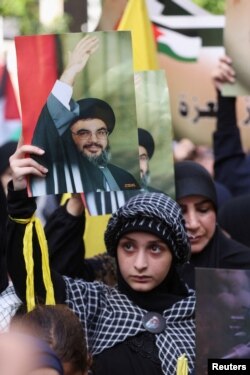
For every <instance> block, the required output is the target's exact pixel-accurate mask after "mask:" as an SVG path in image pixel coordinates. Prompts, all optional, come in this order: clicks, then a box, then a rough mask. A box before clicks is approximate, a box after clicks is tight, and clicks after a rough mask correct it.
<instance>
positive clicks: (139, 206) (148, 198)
mask: <svg viewBox="0 0 250 375" xmlns="http://www.w3.org/2000/svg"><path fill="white" fill-rule="evenodd" d="M184 223H185V222H184V218H183V216H182V212H181V208H180V206H179V205H178V203H176V202H175V201H174V200H173V199H172V198H170V197H169V196H167V195H165V194H163V193H144V194H138V195H136V196H134V197H133V198H131V199H129V201H128V202H126V203H125V205H124V206H122V207H121V208H120V209H118V211H116V212H115V213H114V214H113V215H112V217H111V218H110V220H109V223H108V226H107V230H106V232H105V244H106V248H107V251H108V253H109V254H111V255H113V256H114V255H115V253H116V247H117V243H118V240H119V238H120V237H121V235H122V234H123V233H124V232H128V231H147V232H152V233H154V234H155V235H156V236H158V237H160V238H161V239H163V240H164V241H165V242H166V243H167V244H168V245H169V246H170V248H171V250H172V252H173V255H174V257H175V258H176V261H177V262H178V263H185V262H186V261H187V260H188V259H189V257H190V244H189V240H188V237H187V234H186V230H185V224H184Z"/></svg>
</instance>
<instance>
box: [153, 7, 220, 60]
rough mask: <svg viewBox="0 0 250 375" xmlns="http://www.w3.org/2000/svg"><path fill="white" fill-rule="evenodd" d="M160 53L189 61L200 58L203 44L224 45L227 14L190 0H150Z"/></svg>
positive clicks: (208, 45) (206, 45)
mask: <svg viewBox="0 0 250 375" xmlns="http://www.w3.org/2000/svg"><path fill="white" fill-rule="evenodd" d="M147 5H148V10H149V17H150V20H151V22H152V23H153V27H154V32H155V39H156V41H157V47H158V48H157V49H158V51H159V52H160V53H165V54H167V55H168V56H170V57H172V58H174V59H176V60H178V61H186V62H194V61H196V60H197V59H198V57H199V53H200V50H201V48H204V47H205V48H206V47H219V46H222V45H223V29H224V24H225V17H224V16H215V15H212V14H211V13H209V12H207V11H205V10H204V9H202V8H200V7H198V6H197V5H195V4H194V3H192V2H191V1H190V0H182V1H179V0H164V1H163V0H147Z"/></svg>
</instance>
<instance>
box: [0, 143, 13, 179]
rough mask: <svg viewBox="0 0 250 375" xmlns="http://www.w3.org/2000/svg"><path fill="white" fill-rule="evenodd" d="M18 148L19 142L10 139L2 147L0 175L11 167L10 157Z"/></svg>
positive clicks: (0, 148)
mask: <svg viewBox="0 0 250 375" xmlns="http://www.w3.org/2000/svg"><path fill="white" fill-rule="evenodd" d="M16 148H17V142H15V141H9V142H6V143H4V144H3V145H2V146H1V147H0V175H1V174H3V173H4V172H5V170H6V169H7V168H8V167H9V165H10V164H9V158H10V156H11V155H13V154H14V152H15V151H16Z"/></svg>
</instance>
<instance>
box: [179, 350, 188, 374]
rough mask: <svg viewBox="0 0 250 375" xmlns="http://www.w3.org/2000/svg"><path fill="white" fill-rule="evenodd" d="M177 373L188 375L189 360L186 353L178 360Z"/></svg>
mask: <svg viewBox="0 0 250 375" xmlns="http://www.w3.org/2000/svg"><path fill="white" fill-rule="evenodd" d="M176 375H188V360H187V357H186V356H185V354H183V355H182V356H180V357H179V358H178V360H177V369H176Z"/></svg>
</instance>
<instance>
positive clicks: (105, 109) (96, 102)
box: [71, 98, 115, 133]
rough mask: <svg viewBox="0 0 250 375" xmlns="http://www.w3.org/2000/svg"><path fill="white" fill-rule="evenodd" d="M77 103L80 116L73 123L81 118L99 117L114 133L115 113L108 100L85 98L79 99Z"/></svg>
mask: <svg viewBox="0 0 250 375" xmlns="http://www.w3.org/2000/svg"><path fill="white" fill-rule="evenodd" d="M77 103H78V104H79V110H80V111H79V116H78V117H77V118H76V119H74V121H73V123H72V124H74V123H75V122H76V121H78V120H80V119H93V118H98V119H100V120H102V121H103V122H104V123H105V124H106V126H107V129H108V132H109V133H112V131H113V129H114V126H115V114H114V111H113V109H112V108H111V106H110V105H109V104H108V103H107V102H105V101H104V100H101V99H98V98H85V99H80V100H78V101H77ZM72 124H71V125H72Z"/></svg>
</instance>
